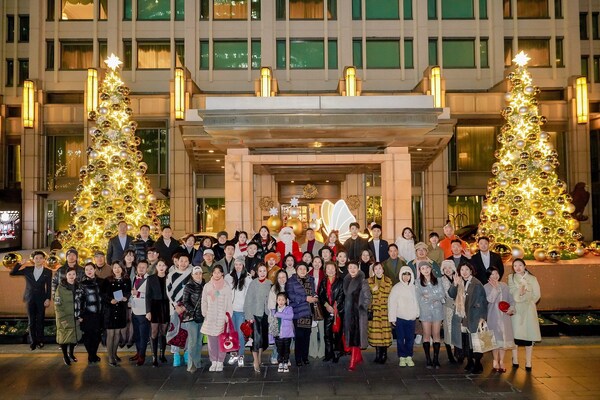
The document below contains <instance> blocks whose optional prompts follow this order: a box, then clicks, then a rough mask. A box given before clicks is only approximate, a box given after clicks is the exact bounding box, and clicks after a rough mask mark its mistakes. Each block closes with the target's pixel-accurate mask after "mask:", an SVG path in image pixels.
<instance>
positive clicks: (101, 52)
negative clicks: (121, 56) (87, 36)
mask: <svg viewBox="0 0 600 400" xmlns="http://www.w3.org/2000/svg"><path fill="white" fill-rule="evenodd" d="M107 58H108V43H107V42H106V40H104V39H103V40H98V65H100V66H104V60H106V59H107Z"/></svg>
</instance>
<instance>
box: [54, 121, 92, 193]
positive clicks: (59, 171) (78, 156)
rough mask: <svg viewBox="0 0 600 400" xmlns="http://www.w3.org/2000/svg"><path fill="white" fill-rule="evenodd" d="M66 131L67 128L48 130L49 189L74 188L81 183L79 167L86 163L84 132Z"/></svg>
mask: <svg viewBox="0 0 600 400" xmlns="http://www.w3.org/2000/svg"><path fill="white" fill-rule="evenodd" d="M55 129H56V131H55ZM70 130H71V131H75V128H73V129H70ZM79 132H81V129H80V131H79ZM65 133H67V132H65V129H63V130H62V132H61V131H60V130H59V129H57V128H54V129H52V130H51V131H49V132H47V134H48V136H47V140H48V145H47V146H46V148H47V158H46V159H47V165H46V170H47V171H48V177H47V178H48V179H47V184H48V190H74V189H75V187H76V186H77V185H78V184H79V169H80V168H81V167H82V166H84V165H85V164H84V159H85V148H84V145H83V134H81V133H79V134H70V135H65ZM69 133H71V132H69ZM73 133H75V132H73Z"/></svg>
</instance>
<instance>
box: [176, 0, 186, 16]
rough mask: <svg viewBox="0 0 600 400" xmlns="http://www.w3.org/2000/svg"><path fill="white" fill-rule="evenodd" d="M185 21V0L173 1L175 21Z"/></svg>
mask: <svg viewBox="0 0 600 400" xmlns="http://www.w3.org/2000/svg"><path fill="white" fill-rule="evenodd" d="M184 19H185V0H175V21H183V20H184Z"/></svg>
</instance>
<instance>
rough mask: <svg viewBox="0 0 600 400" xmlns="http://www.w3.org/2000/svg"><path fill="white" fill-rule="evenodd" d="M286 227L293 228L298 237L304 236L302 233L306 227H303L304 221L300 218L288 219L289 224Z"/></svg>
mask: <svg viewBox="0 0 600 400" xmlns="http://www.w3.org/2000/svg"><path fill="white" fill-rule="evenodd" d="M285 225H286V226H289V227H291V228H292V230H293V231H294V235H296V237H298V236H300V235H301V234H302V231H303V230H304V227H303V226H302V221H300V220H299V219H298V218H288V220H287V223H286V224H285Z"/></svg>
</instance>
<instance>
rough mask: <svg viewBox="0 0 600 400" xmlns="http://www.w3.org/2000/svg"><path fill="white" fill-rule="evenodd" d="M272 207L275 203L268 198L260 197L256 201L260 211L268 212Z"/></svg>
mask: <svg viewBox="0 0 600 400" xmlns="http://www.w3.org/2000/svg"><path fill="white" fill-rule="evenodd" d="M274 205H275V202H274V201H273V199H272V198H270V197H268V196H264V197H261V198H260V200H259V201H258V206H259V207H260V209H261V210H262V211H269V210H270V209H271V208H272V207H273V206H274Z"/></svg>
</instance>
